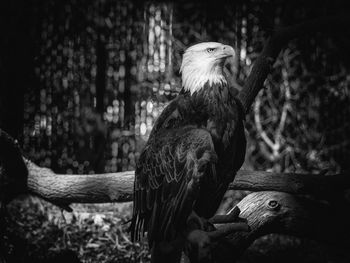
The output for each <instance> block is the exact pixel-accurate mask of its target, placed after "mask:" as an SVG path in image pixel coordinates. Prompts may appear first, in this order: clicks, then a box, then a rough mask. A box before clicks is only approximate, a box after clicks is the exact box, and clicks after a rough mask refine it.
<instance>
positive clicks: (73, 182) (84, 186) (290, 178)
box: [27, 161, 350, 204]
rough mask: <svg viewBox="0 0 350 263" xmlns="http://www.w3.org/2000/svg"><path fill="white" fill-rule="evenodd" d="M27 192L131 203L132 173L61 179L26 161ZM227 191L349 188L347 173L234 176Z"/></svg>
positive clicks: (71, 200)
mask: <svg viewBox="0 0 350 263" xmlns="http://www.w3.org/2000/svg"><path fill="white" fill-rule="evenodd" d="M27 167H28V171H29V175H28V190H29V192H30V193H32V194H34V195H37V196H39V197H41V198H43V199H45V200H48V201H50V202H53V203H63V204H69V203H107V202H128V201H132V195H133V185H134V172H133V171H127V172H120V173H107V174H87V175H73V174H69V175H63V174H55V173H54V172H52V171H51V170H50V169H47V168H41V167H39V166H37V165H35V164H34V163H32V162H30V161H28V162H27ZM229 188H230V189H236V190H249V191H267V190H270V191H282V192H288V193H295V194H314V195H323V196H328V195H330V194H332V193H336V192H339V191H341V190H345V189H347V188H350V175H349V173H344V174H337V175H328V176H324V175H314V174H297V173H288V174H283V173H271V172H263V171H244V170H240V171H238V172H237V175H236V177H235V180H234V182H233V183H232V184H231V185H230V187H229Z"/></svg>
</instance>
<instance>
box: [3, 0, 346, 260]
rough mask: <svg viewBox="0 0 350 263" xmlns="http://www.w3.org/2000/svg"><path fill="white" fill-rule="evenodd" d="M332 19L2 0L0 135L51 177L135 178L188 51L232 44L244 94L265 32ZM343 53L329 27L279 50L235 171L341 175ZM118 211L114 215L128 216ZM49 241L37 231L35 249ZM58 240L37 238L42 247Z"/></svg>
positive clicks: (342, 37)
mask: <svg viewBox="0 0 350 263" xmlns="http://www.w3.org/2000/svg"><path fill="white" fill-rule="evenodd" d="M335 14H336V15H342V14H349V8H348V6H347V5H346V1H337V0H336V1H334V0H333V1H290V2H289V1H262V0H260V1H250V2H246V1H232V2H224V1H213V2H210V3H206V4H204V3H201V2H197V1H176V2H170V1H165V2H144V1H112V0H97V1H82V0H65V1H58V0H56V1H55V0H47V1H24V0H23V1H19V0H17V1H2V2H1V4H0V29H1V30H0V34H1V37H0V127H1V128H2V129H4V130H5V131H8V132H9V133H10V134H11V135H12V136H14V137H15V138H17V139H18V140H19V142H20V145H21V147H22V149H23V154H24V155H25V156H26V157H27V158H29V159H31V160H33V161H34V162H36V163H37V164H38V165H40V166H46V167H50V168H52V169H53V170H54V171H55V172H57V173H63V174H65V173H103V172H115V171H125V170H133V169H134V167H135V162H136V161H137V157H138V154H139V152H140V149H142V146H143V145H144V143H145V141H146V140H147V136H148V135H149V132H150V130H151V129H152V125H153V123H154V121H155V119H156V118H157V116H158V115H159V114H160V112H161V110H162V109H163V108H164V106H165V105H166V103H167V102H168V101H169V100H170V99H172V98H174V96H176V94H177V92H178V91H179V89H180V79H179V73H178V70H179V67H180V64H181V55H182V53H183V51H184V50H185V48H186V47H188V46H189V45H192V44H195V43H197V42H201V41H218V42H222V43H225V44H230V45H232V46H233V47H234V48H235V50H236V53H237V57H236V66H237V70H236V78H237V83H238V84H239V85H243V83H244V79H245V77H246V76H247V74H248V73H249V70H250V68H251V65H252V63H254V60H255V59H256V57H257V56H258V55H259V53H260V51H261V50H262V47H263V43H264V41H265V40H266V39H267V38H268V36H270V35H271V33H272V30H273V29H274V28H278V27H281V26H287V25H291V24H296V23H299V22H302V21H304V20H307V19H312V18H320V17H324V16H327V15H335ZM349 46H350V41H349V32H339V30H338V29H337V28H334V34H333V35H327V36H326V35H323V34H319V33H315V34H314V35H310V36H309V37H307V38H302V39H298V40H294V41H291V42H290V43H289V44H288V46H287V47H286V48H285V49H284V50H283V51H282V52H281V54H280V55H279V57H278V59H277V61H276V63H275V64H274V67H273V70H272V72H271V74H270V75H269V77H268V79H267V80H266V82H265V86H266V88H267V89H265V90H264V91H262V92H261V93H260V94H259V96H258V98H257V101H256V103H255V104H254V105H253V107H252V111H251V114H250V115H249V116H248V117H247V123H246V127H247V137H248V142H249V143H248V148H247V157H246V162H245V164H244V167H245V168H249V169H256V170H259V169H261V170H272V171H281V172H288V171H293V172H294V171H296V172H319V171H322V170H328V171H330V172H336V171H340V170H342V169H349V165H350V162H349V161H350V157H349V156H350V140H349V134H350V118H349V117H350V107H349V103H350V94H349V83H350V74H349V67H350V64H349V62H350V60H349V58H350V51H349ZM233 196H234V195H233ZM227 198H236V197H232V196H231V195H228V197H227ZM27 201H28V200H26V202H27ZM38 202H39V201H37V200H35V201H33V200H30V201H29V203H26V205H27V206H28V207H27V208H30V209H32V210H34V211H36V210H35V209H38V210H39V211H40V213H42V214H43V215H44V219H45V220H47V219H48V217H50V216H48V214H50V213H52V211H51V210H50V211H49V212H48V211H47V210H46V208H43V207H42V204H41V203H40V202H39V203H40V204H39V205H38ZM46 205H47V204H45V206H46ZM17 208H18V207H16V209H17ZM18 209H19V208H18ZM82 209H83V208H82ZM84 209H85V208H84ZM86 209H87V208H86ZM89 209H90V208H89ZM91 209H92V212H91V213H92V214H96V213H97V212H96V211H95V210H96V209H97V208H96V207H93V208H91ZM123 209H124V208H123ZM123 209H122V210H121V211H123V212H120V211H119V210H118V209H112V210H113V211H114V212H115V210H118V213H121V215H120V216H121V217H126V218H127V217H128V212H125V213H124V210H123ZM102 210H103V209H102ZM126 210H127V209H126ZM78 211H79V209H78ZM33 213H34V212H33ZM35 213H37V211H36V212H35ZM35 213H34V214H35ZM125 214H126V215H125ZM54 218H56V217H54ZM44 219H42V220H44ZM22 220H27V219H24V218H22ZM35 220H38V226H40V222H41V221H40V220H39V219H37V218H36V219H35ZM53 220H54V219H53ZM84 220H85V219H84ZM84 220H83V221H84ZM111 220H112V219H111ZM28 221H31V220H28ZM49 221H50V220H49ZM50 222H51V221H50ZM84 222H85V221H84ZM85 223H86V222H85ZM67 224H69V223H67ZM116 224H117V223H116ZM118 224H119V223H118ZM53 225H55V223H53ZM72 225H73V224H72ZM93 225H94V224H92V226H91V227H93ZM55 226H56V227H57V224H56V225H55ZM66 226H67V225H65V227H66ZM50 227H51V228H52V227H54V226H50ZM51 228H49V230H48V231H49V233H50V231H51V230H52V229H51ZM58 229H61V228H58ZM112 229H114V228H113V227H112ZM117 229H119V230H118V231H124V230H120V229H124V228H123V227H120V225H118V228H117ZM61 230H62V229H61ZM61 230H60V231H61ZM85 230H86V229H85ZM85 230H84V231H85ZM62 231H63V230H62ZM64 231H68V230H67V229H65V230H64ZM64 231H63V232H62V233H61V232H59V235H61V234H62V235H64V233H65V232H64ZM69 231H71V230H69ZM69 231H68V232H69ZM84 231H82V233H83V232H84ZM96 231H97V230H96ZM73 232H74V231H73ZM85 232H86V231H85ZM79 233H80V232H79ZM123 233H124V232H123ZM48 235H49V234H48V233H47V232H45V233H42V236H43V238H44V240H45V236H48ZM50 235H53V236H55V235H54V234H52V233H51V234H50ZM123 235H124V234H123ZM125 235H126V234H125ZM117 236H120V233H119V234H118V235H117ZM31 238H33V240H32V241H31V240H30V239H29V243H31V242H32V244H34V243H35V244H34V247H38V246H39V245H38V244H36V243H38V239H35V238H34V237H31ZM77 239H78V240H77V242H78V241H79V238H77ZM278 240H280V239H278ZM281 240H282V241H279V242H280V243H288V244H289V243H290V242H291V241H290V240H292V239H288V238H282V239H281ZM293 240H294V239H293ZM274 241H276V240H274ZM55 242H56V243H55ZM59 242H60V241H57V240H55V238H53V240H51V243H50V241H48V242H46V241H45V242H44V241H43V243H45V246H47V249H48V250H50V249H51V250H52V246H54V245H53V244H56V246H58V247H60V245H57V244H59ZM293 242H294V241H293ZM295 242H297V243H296V244H299V245H298V246H301V245H300V243H298V242H301V241H300V240H299V241H295ZM303 242H304V241H303ZM39 243H40V242H39ZM270 243H271V242H270ZM107 244H108V243H107ZM107 244H105V246H106V247H108V245H107ZM274 244H275V243H274ZM289 245H290V244H289ZM294 245H295V244H294ZM42 246H43V244H42ZM130 246H131V245H130ZM24 247H25V246H24ZM71 247H74V244H73V245H67V244H66V248H71ZM85 247H86V246H84V248H83V249H85ZM280 247H284V245H281V246H280ZM299 248H300V247H299ZM24 249H28V248H27V247H25V248H24ZM38 249H39V248H38ZM132 249H135V248H130V247H128V248H127V249H126V251H127V252H128V253H129V254H130V255H132V256H130V257H131V258H133V260H134V259H135V255H136V258H137V255H139V254H138V253H141V252H140V251H139V250H137V249H136V251H137V252H130V251H134V250H132ZM73 250H74V251H77V250H78V249H77V248H76V247H75V248H74V249H73ZM119 250H120V249H119ZM35 251H36V250H35ZM55 251H59V248H57V249H56V250H55ZM141 251H143V249H141ZM320 251H321V250H320ZM320 251H318V252H317V251H316V252H310V253H311V254H312V253H313V254H312V255H314V254H315V255H316V257H317V256H320V255H319V254H320ZM85 252H86V251H82V252H81V251H80V252H79V255H80V256H81V258H83V259H84V260H87V261H86V262H94V260H93V258H94V257H95V258H96V253H97V252H96V253H94V252H91V255H89V254H88V253H85ZM42 253H43V252H42ZM99 253H101V255H102V254H103V253H104V251H103V250H102V252H101V251H100V252H99ZM106 253H107V252H106ZM106 253H105V254H106ZM111 253H112V252H111ZM125 253H126V252H125ZM125 253H124V254H123V253H122V256H121V257H122V258H127V257H124V256H125ZM265 254H266V253H265ZM321 254H322V253H321ZM252 255H254V253H252ZM294 255H295V253H294ZM143 257H145V258H147V256H141V258H143ZM258 258H259V257H258ZM272 258H273V257H272ZM321 258H322V256H321ZM340 258H341V257H340ZM109 259H110V260H112V259H111V258H109ZM304 259H307V257H304ZM318 259H320V258H318ZM89 260H92V261H89ZM99 260H100V262H102V261H103V260H102V259H99ZM130 260H131V259H130ZM136 261H137V260H136ZM103 262H104V261H103ZM106 262H113V260H112V261H108V260H107V261H106ZM271 262H272V261H271ZM276 262H278V261H276ZM307 262H311V261H307ZM315 262H320V261H315Z"/></svg>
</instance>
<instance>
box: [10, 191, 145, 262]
mask: <svg viewBox="0 0 350 263" xmlns="http://www.w3.org/2000/svg"><path fill="white" fill-rule="evenodd" d="M130 206H131V204H130V203H128V204H103V205H73V209H74V211H73V212H72V213H68V212H63V211H61V210H60V209H59V208H57V207H55V206H53V205H51V204H49V203H46V202H45V201H42V200H39V199H37V198H34V197H33V198H22V199H20V200H16V201H14V202H12V203H11V205H10V206H9V216H10V218H9V221H8V224H7V233H6V236H7V238H6V239H7V240H8V244H7V250H8V252H9V258H10V259H12V261H10V262H18V263H20V262H28V260H31V261H32V262H50V261H51V260H53V259H54V258H55V257H58V255H60V253H62V251H67V250H68V251H72V252H74V253H75V254H76V255H77V256H78V258H79V259H80V260H82V261H83V262H148V261H149V255H148V250H147V245H146V242H144V243H132V242H131V241H130V237H129V235H128V234H127V228H128V224H126V222H127V220H128V219H129V218H130V215H131V210H130Z"/></svg>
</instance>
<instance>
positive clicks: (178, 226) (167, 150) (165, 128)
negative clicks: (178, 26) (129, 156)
mask: <svg viewBox="0 0 350 263" xmlns="http://www.w3.org/2000/svg"><path fill="white" fill-rule="evenodd" d="M233 56H235V52H234V49H233V48H232V47H231V46H228V45H223V44H221V43H217V42H204V43H199V44H196V45H194V46H191V47H190V48H188V49H187V50H186V51H185V53H184V55H183V60H182V65H181V69H180V73H181V77H182V90H181V91H180V93H179V95H178V96H177V97H176V98H175V99H174V100H173V101H171V102H170V103H169V104H168V106H167V107H166V108H165V109H164V111H163V112H162V114H161V115H160V116H159V118H158V119H157V121H156V122H155V124H154V127H153V129H152V131H151V134H150V137H149V140H148V142H147V144H146V145H145V148H144V149H143V151H142V152H141V155H140V158H139V160H138V163H137V167H136V171H135V183H134V208H133V218H132V222H131V234H132V238H133V240H138V239H139V238H140V236H141V235H142V234H143V233H144V232H147V237H148V242H149V246H150V248H151V249H152V261H153V262H163V261H164V260H165V259H166V260H167V261H170V262H176V261H178V260H179V256H181V250H182V248H183V247H182V246H183V242H184V241H183V231H185V229H186V222H187V221H188V220H189V218H190V217H191V216H193V215H195V216H198V218H210V217H212V216H213V215H214V214H215V212H216V210H217V209H218V206H219V204H220V202H221V200H222V198H223V195H224V193H225V192H226V190H227V187H228V184H229V183H230V182H231V181H232V180H233V178H234V176H235V174H236V171H237V170H238V169H239V168H240V167H241V165H242V164H243V161H244V156H245V147H246V140H245V134H244V127H243V114H242V111H241V109H240V104H239V102H238V101H237V100H236V97H235V94H236V91H235V90H234V88H232V87H231V86H230V85H229V84H228V83H229V81H228V76H227V74H226V73H225V72H227V71H225V70H224V69H225V68H224V65H225V62H226V61H227V60H228V59H232V57H233Z"/></svg>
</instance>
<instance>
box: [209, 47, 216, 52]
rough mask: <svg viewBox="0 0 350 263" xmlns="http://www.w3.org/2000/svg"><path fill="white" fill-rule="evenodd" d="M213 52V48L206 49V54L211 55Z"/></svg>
mask: <svg viewBox="0 0 350 263" xmlns="http://www.w3.org/2000/svg"><path fill="white" fill-rule="evenodd" d="M214 50H215V48H212V47H209V48H207V52H208V53H212V52H214Z"/></svg>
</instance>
